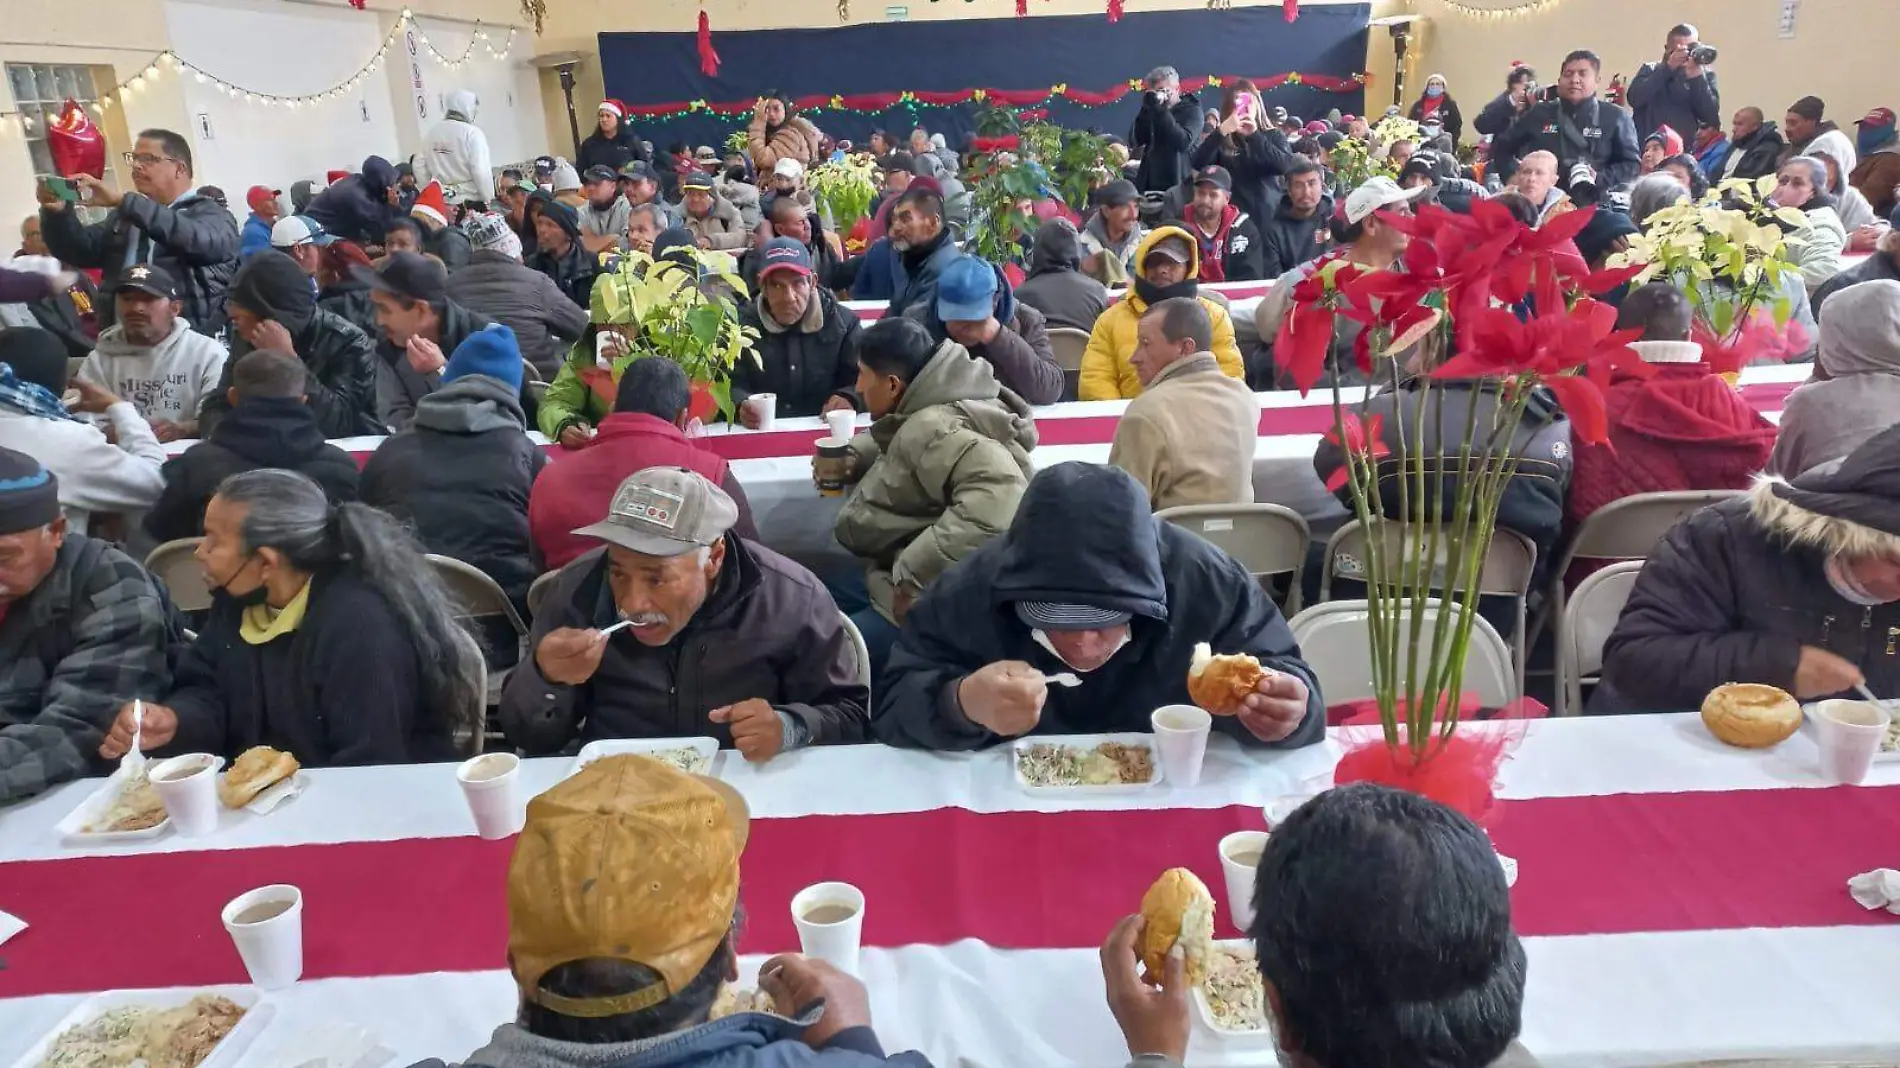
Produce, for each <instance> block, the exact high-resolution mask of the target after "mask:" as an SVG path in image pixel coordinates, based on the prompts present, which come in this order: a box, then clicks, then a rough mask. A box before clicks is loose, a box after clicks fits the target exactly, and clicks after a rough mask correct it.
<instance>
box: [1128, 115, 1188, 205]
mask: <svg viewBox="0 0 1900 1068" xmlns="http://www.w3.org/2000/svg"><path fill="white" fill-rule="evenodd" d="M1199 136H1201V98H1200V97H1197V96H1195V95H1194V94H1193V93H1182V94H1181V98H1180V99H1179V100H1176V101H1175V102H1174V103H1172V104H1168V105H1163V104H1162V103H1161V101H1160V100H1159V99H1158V98H1156V99H1154V100H1153V101H1152V102H1150V100H1149V98H1147V97H1145V96H1144V97H1143V98H1142V104H1141V110H1140V111H1138V112H1136V113H1135V124H1134V126H1133V127H1131V128H1130V129H1129V131H1128V147H1129V150H1130V151H1131V152H1132V153H1133V154H1134V155H1136V156H1138V157H1140V159H1141V164H1140V166H1139V167H1137V168H1136V170H1135V188H1136V189H1139V190H1141V191H1142V192H1144V193H1164V192H1166V191H1167V190H1168V189H1170V188H1171V187H1173V186H1174V185H1176V184H1178V183H1179V182H1180V181H1181V180H1182V179H1183V178H1186V177H1187V174H1188V156H1189V154H1190V153H1192V152H1193V150H1194V139H1195V138H1197V137H1199Z"/></svg>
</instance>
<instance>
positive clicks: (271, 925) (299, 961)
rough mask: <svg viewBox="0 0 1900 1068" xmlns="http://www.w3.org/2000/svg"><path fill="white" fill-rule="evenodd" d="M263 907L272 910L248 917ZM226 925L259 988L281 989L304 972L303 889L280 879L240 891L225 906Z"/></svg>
mask: <svg viewBox="0 0 1900 1068" xmlns="http://www.w3.org/2000/svg"><path fill="white" fill-rule="evenodd" d="M260 910H261V911H268V912H270V913H271V914H270V915H268V916H263V917H261V918H248V916H250V915H254V914H255V913H256V912H257V911H260ZM224 929H225V930H226V931H228V932H229V933H230V935H231V941H232V942H235V943H236V944H237V951H238V956H239V957H241V958H243V960H244V970H245V971H247V972H249V973H250V975H251V982H252V983H253V984H255V985H256V986H258V987H259V988H260V989H263V990H281V989H283V988H284V987H287V986H289V985H290V984H292V983H294V982H296V981H297V980H298V979H299V978H301V977H302V976H303V891H301V890H299V889H297V888H296V887H294V886H289V885H286V884H282V883H279V884H276V885H274V886H260V887H258V888H257V889H256V890H252V891H250V892H249V893H244V894H239V895H238V896H237V897H234V898H232V899H231V903H230V904H229V905H226V906H224Z"/></svg>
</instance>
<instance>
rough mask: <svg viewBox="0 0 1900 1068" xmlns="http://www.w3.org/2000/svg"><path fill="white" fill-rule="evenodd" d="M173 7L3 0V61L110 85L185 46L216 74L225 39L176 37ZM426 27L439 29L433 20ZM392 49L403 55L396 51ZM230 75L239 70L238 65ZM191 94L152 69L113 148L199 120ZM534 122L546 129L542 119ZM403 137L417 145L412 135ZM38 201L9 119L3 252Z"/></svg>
mask: <svg viewBox="0 0 1900 1068" xmlns="http://www.w3.org/2000/svg"><path fill="white" fill-rule="evenodd" d="M216 2H229V3H230V4H231V5H232V6H233V7H249V8H250V9H252V10H255V11H259V12H272V11H282V12H286V13H292V14H299V13H301V14H308V15H312V16H327V17H337V18H348V17H358V18H361V19H364V20H366V21H367V22H369V23H370V24H371V25H377V26H380V27H382V28H383V29H384V30H385V31H386V28H387V26H388V25H390V24H391V19H392V18H393V17H394V15H395V13H397V12H400V11H401V10H402V9H403V8H404V7H408V8H410V9H411V10H412V11H414V12H415V13H416V14H418V15H420V16H424V17H425V20H436V21H437V23H438V24H439V23H440V22H441V21H448V20H452V21H456V22H464V21H473V20H475V19H482V20H485V21H488V22H490V23H493V24H495V25H501V26H507V25H522V24H523V23H524V19H523V17H522V14H521V9H520V6H519V4H518V3H517V0H408V2H406V3H405V2H403V0H369V4H368V7H369V10H368V11H367V12H353V11H350V10H349V9H348V8H347V7H343V6H342V5H340V4H335V3H310V2H307V0H216ZM167 7H168V5H167V4H166V3H165V2H164V0H86V2H85V3H84V4H82V5H77V6H76V5H75V4H74V3H72V0H0V12H4V18H3V19H0V63H80V64H86V65H90V66H93V67H95V70H94V81H95V84H97V85H98V86H99V87H100V88H101V90H103V89H105V88H106V87H108V86H112V85H116V84H118V83H119V82H121V81H124V80H125V79H127V78H129V77H131V76H132V75H133V74H136V73H138V72H139V71H140V70H141V69H143V67H144V65H145V64H146V63H147V62H149V61H150V60H151V58H152V57H153V56H154V55H155V54H156V53H158V52H160V51H163V50H165V49H167V48H172V47H176V48H177V50H178V52H179V54H180V55H182V56H183V57H184V58H185V59H187V60H189V61H191V62H193V63H196V64H199V65H201V66H203V67H204V68H206V69H207V70H210V71H211V72H212V73H214V74H217V73H219V72H220V70H221V67H220V64H219V51H220V48H221V47H225V46H223V45H220V44H219V43H218V42H210V43H209V44H208V45H207V42H202V41H173V40H172V39H171V36H170V31H169V29H168V20H167ZM81 12H83V13H81ZM425 28H430V29H433V27H429V26H427V25H426V23H425ZM441 36H443V37H444V38H445V39H444V40H443V41H442V42H441V44H442V46H444V47H450V46H452V44H453V43H454V42H451V41H450V40H448V39H446V38H448V37H451V36H455V35H454V34H452V33H447V32H444V33H442V34H441ZM459 40H460V41H463V42H465V41H466V33H463V34H460V35H459ZM253 43H254V44H255V45H256V46H258V47H260V48H261V47H263V46H265V45H266V44H276V45H280V46H281V45H286V44H289V43H288V42H266V41H261V40H260V41H255V42H249V41H247V42H245V44H247V45H249V44H253ZM534 46H535V44H534V38H533V34H532V32H529V31H528V30H524V31H523V32H522V33H521V34H520V35H519V36H518V40H517V42H516V45H515V51H514V56H515V57H516V62H521V61H522V60H523V59H525V57H526V56H527V55H529V54H531V53H532V50H533V48H534ZM207 52H209V54H206V53H207ZM227 58H243V57H227ZM363 58H365V59H367V58H368V57H367V56H364V57H363ZM391 58H394V56H393V54H392V56H391ZM483 61H486V60H485V59H484V60H483ZM496 62H499V61H496ZM424 65H425V68H429V67H432V66H433V64H432V63H431V62H430V61H428V60H425V61H424ZM225 76H226V77H231V78H237V77H238V75H236V74H226V75H225ZM404 78H405V75H404V72H403V71H402V70H401V68H400V66H399V65H392V66H391V67H386V68H385V72H384V79H385V81H384V83H383V88H384V90H385V91H386V92H387V93H388V94H389V95H390V96H391V97H392V99H393V100H394V102H395V103H394V106H395V107H396V108H397V110H398V111H402V110H404V109H406V108H407V107H408V96H407V93H408V89H407V84H406V81H405V80H404ZM251 80H253V81H258V82H259V83H260V84H257V85H255V86H253V88H256V89H259V90H262V91H267V92H268V91H276V92H282V93H298V92H304V91H316V90H319V89H324V88H328V86H317V85H311V86H305V85H301V84H297V85H290V84H286V85H281V86H280V85H267V84H261V82H262V78H261V77H260V78H254V79H251ZM524 86H525V88H526V89H527V90H528V91H529V92H533V91H534V90H536V89H537V88H538V87H537V86H536V84H535V83H534V82H533V81H532V80H528V81H525V82H524ZM187 95H188V94H187V92H186V91H184V90H183V89H182V88H181V84H180V80H179V78H178V77H177V76H176V75H174V74H172V73H170V72H167V73H165V74H163V75H161V76H160V77H158V78H155V79H152V80H151V81H150V83H149V85H148V87H147V88H146V89H145V90H144V91H142V92H140V93H139V94H137V95H135V96H134V97H132V99H130V100H129V101H127V102H126V103H125V105H124V106H123V107H113V108H109V109H107V112H106V116H107V117H106V119H105V120H104V121H103V122H102V124H101V125H102V128H103V129H104V130H105V131H106V134H107V138H108V142H109V143H110V148H111V149H112V151H114V152H119V151H123V150H125V149H127V148H130V147H131V145H130V144H129V143H127V135H128V133H129V132H135V131H137V130H139V129H141V128H145V127H151V126H162V127H167V128H170V129H174V130H178V131H181V132H184V131H188V130H190V129H191V127H192V122H193V116H192V108H191V107H190V106H188V102H187ZM528 107H529V108H530V109H531V111H533V112H539V110H540V104H539V102H531V103H529V104H528ZM12 109H13V100H12V92H11V89H10V87H6V86H5V82H4V79H0V111H10V110H12ZM274 114H275V113H274ZM305 114H311V113H309V112H305ZM533 125H534V133H535V135H536V137H537V139H538V137H539V132H540V131H539V123H538V122H537V123H535V124H533ZM396 147H397V146H391V148H390V150H391V151H394V150H395V148H396ZM401 147H402V148H403V149H404V150H406V151H413V146H412V145H407V144H405V145H403V146H401ZM260 177H265V176H231V177H228V178H227V177H225V176H207V177H206V178H205V180H206V181H216V182H222V183H223V184H225V185H227V186H232V185H235V186H236V188H230V189H227V192H229V193H230V194H232V195H233V196H238V195H240V194H241V192H242V190H243V188H244V186H246V185H249V184H250V183H251V182H252V181H256V180H258V178H260ZM34 207H35V205H34V197H33V169H32V164H31V157H30V156H29V155H28V153H27V151H26V147H25V145H23V144H22V143H21V140H20V136H19V127H18V125H17V124H16V123H15V122H14V120H13V119H12V118H11V117H8V118H6V119H5V120H0V241H5V242H9V243H7V244H4V245H0V257H4V256H6V255H9V254H11V252H12V250H13V249H14V248H15V247H17V246H16V245H15V244H12V243H11V242H12V241H13V240H14V238H15V236H16V235H17V232H18V231H17V227H18V225H19V220H20V219H21V218H22V217H24V216H25V215H26V214H27V213H28V212H30V211H32V210H33V209H34ZM240 210H241V209H240Z"/></svg>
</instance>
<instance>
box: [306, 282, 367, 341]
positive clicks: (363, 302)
mask: <svg viewBox="0 0 1900 1068" xmlns="http://www.w3.org/2000/svg"><path fill="white" fill-rule="evenodd" d="M317 307H319V308H322V309H323V310H324V311H327V312H329V313H331V314H332V315H338V316H341V317H342V318H344V319H345V320H347V321H348V322H349V323H350V325H352V326H354V327H356V328H357V329H358V330H361V331H362V332H363V333H364V335H366V336H368V337H370V338H374V337H375V336H376V332H377V326H376V302H375V301H373V300H370V299H369V283H368V282H359V281H357V280H356V279H354V278H345V279H342V280H340V281H336V282H332V283H331V284H329V285H327V286H324V287H323V290H322V292H320V293H318V294H317Z"/></svg>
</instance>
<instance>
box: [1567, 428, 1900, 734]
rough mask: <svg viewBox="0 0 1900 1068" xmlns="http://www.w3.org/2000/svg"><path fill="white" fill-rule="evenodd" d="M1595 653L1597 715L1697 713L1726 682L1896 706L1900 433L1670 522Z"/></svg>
mask: <svg viewBox="0 0 1900 1068" xmlns="http://www.w3.org/2000/svg"><path fill="white" fill-rule="evenodd" d="M1603 656H1604V664H1603V681H1602V683H1601V684H1599V685H1598V687H1597V690H1596V693H1595V694H1593V695H1592V697H1591V700H1590V708H1589V711H1590V712H1592V713H1608V712H1665V711H1680V710H1683V709H1693V708H1698V707H1700V706H1701V705H1702V703H1703V699H1704V698H1706V697H1707V696H1708V694H1709V691H1711V690H1713V689H1715V688H1716V687H1717V686H1720V685H1722V684H1723V683H1729V682H1752V683H1762V684H1766V685H1769V686H1775V687H1778V688H1780V689H1782V690H1786V691H1787V692H1788V693H1791V694H1793V695H1794V696H1795V697H1796V698H1798V699H1800V700H1802V701H1812V700H1819V699H1821V698H1824V697H1832V696H1837V695H1841V694H1845V693H1847V692H1848V691H1851V690H1853V689H1854V687H1856V686H1858V685H1862V684H1864V685H1866V686H1867V687H1868V688H1869V689H1871V690H1872V691H1873V692H1874V695H1875V696H1876V697H1882V698H1887V697H1900V427H1893V428H1890V429H1887V430H1884V431H1882V432H1881V433H1879V434H1877V435H1875V436H1874V437H1872V438H1869V439H1868V440H1867V442H1866V443H1865V444H1863V445H1862V446H1861V447H1860V448H1859V449H1857V450H1855V451H1854V452H1853V453H1851V454H1849V455H1848V456H1847V458H1846V459H1844V460H1840V461H1838V462H1837V463H1828V464H1822V465H1820V466H1819V467H1816V468H1814V469H1812V470H1810V471H1808V472H1807V473H1806V474H1803V475H1801V476H1799V477H1797V478H1796V479H1795V480H1794V481H1792V482H1787V481H1783V480H1781V479H1779V478H1774V479H1764V480H1763V481H1761V482H1758V483H1756V485H1755V488H1754V489H1753V490H1752V491H1750V492H1749V494H1748V495H1747V496H1745V497H1738V498H1736V499H1734V500H1730V501H1724V502H1722V503H1721V504H1717V505H1712V506H1710V507H1708V508H1704V509H1702V510H1701V511H1699V512H1697V513H1695V514H1694V515H1691V516H1689V517H1688V518H1687V519H1684V520H1683V521H1682V522H1680V523H1678V524H1676V526H1675V528H1674V529H1673V530H1671V531H1670V532H1669V533H1668V534H1667V535H1666V536H1665V537H1664V538H1663V540H1662V542H1661V544H1659V545H1657V546H1656V548H1655V550H1654V551H1653V552H1651V553H1650V556H1649V560H1648V562H1647V563H1645V564H1644V565H1643V570H1642V573H1641V574H1640V575H1639V576H1638V577H1637V579H1636V586H1635V588H1634V589H1633V590H1631V591H1630V598H1629V602H1628V603H1627V605H1626V606H1625V607H1624V609H1623V614H1622V617H1621V618H1619V619H1618V620H1617V623H1616V629H1615V630H1614V631H1613V632H1611V634H1610V638H1609V642H1608V643H1607V644H1606V645H1605V646H1604V649H1603ZM1850 696H1851V694H1850Z"/></svg>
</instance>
